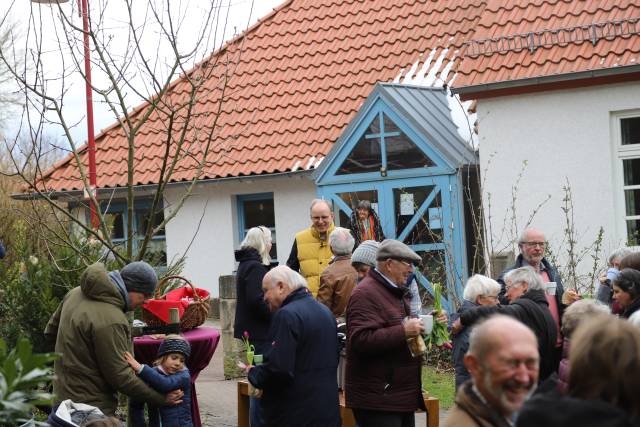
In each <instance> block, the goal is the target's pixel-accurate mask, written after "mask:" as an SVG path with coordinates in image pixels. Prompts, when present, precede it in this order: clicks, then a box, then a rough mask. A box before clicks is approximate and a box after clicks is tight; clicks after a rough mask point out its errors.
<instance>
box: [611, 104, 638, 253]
mask: <svg viewBox="0 0 640 427" xmlns="http://www.w3.org/2000/svg"><path fill="white" fill-rule="evenodd" d="M613 138H614V141H615V149H616V159H615V161H616V162H617V165H616V168H615V170H617V178H618V179H617V185H618V186H619V188H620V187H621V191H620V190H616V193H618V194H621V196H620V197H619V198H618V199H619V200H618V207H619V211H618V214H617V215H618V217H619V218H622V219H623V226H622V231H623V233H624V234H623V235H624V237H625V240H626V243H627V245H629V246H640V110H634V111H628V112H624V113H617V114H615V115H614V116H613Z"/></svg>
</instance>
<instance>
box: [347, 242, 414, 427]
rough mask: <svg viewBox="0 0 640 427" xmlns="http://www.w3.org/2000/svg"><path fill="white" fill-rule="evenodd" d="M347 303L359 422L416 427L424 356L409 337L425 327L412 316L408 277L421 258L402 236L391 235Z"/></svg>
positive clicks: (351, 395)
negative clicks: (413, 351)
mask: <svg viewBox="0 0 640 427" xmlns="http://www.w3.org/2000/svg"><path fill="white" fill-rule="evenodd" d="M376 260H377V263H376V267H375V268H372V269H371V270H369V272H368V273H367V276H366V277H365V278H364V279H362V281H360V283H359V284H358V286H356V288H355V290H354V291H353V293H352V294H351V298H350V299H349V303H348V305H347V369H346V370H347V372H346V380H345V398H346V406H347V407H349V408H352V409H353V413H354V415H355V418H356V421H357V422H358V425H360V427H413V426H414V425H415V416H414V412H415V410H416V409H418V408H424V400H423V399H422V393H421V379H420V366H421V359H420V357H415V358H414V357H412V356H411V353H410V352H409V348H408V346H407V338H408V337H416V336H418V335H419V334H421V333H422V332H423V331H424V326H423V325H422V322H421V321H420V319H415V318H409V317H408V316H409V315H410V309H409V301H410V298H411V296H410V292H409V289H408V288H407V286H406V283H407V278H408V277H409V275H410V274H411V273H412V272H413V264H414V263H419V262H420V261H421V258H420V256H418V255H417V254H416V253H415V252H414V251H412V250H411V249H410V248H409V247H408V246H407V245H405V244H404V243H401V242H399V241H397V240H391V239H387V240H385V241H383V242H382V243H381V244H380V248H379V249H378V252H377V254H376Z"/></svg>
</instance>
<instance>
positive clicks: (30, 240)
mask: <svg viewBox="0 0 640 427" xmlns="http://www.w3.org/2000/svg"><path fill="white" fill-rule="evenodd" d="M11 242H12V245H11V247H10V248H9V250H10V251H11V253H12V256H11V258H10V259H9V260H5V261H7V262H3V263H0V277H3V281H2V283H0V337H2V338H3V339H4V340H5V342H6V343H7V344H8V345H9V346H10V347H13V346H14V345H15V344H16V342H17V339H18V337H19V336H24V337H25V338H27V339H28V340H29V341H30V342H31V344H32V345H33V347H34V349H35V351H37V352H42V351H45V350H46V346H45V341H44V328H45V326H46V324H47V322H48V321H49V318H50V317H51V314H53V312H54V311H55V310H56V308H57V307H58V304H59V303H60V301H61V300H62V298H63V297H64V295H65V294H66V293H67V292H68V291H69V290H70V289H72V288H73V287H75V286H78V285H79V281H80V275H81V274H82V272H83V271H84V269H85V268H86V266H87V265H88V264H90V263H91V262H94V261H96V260H98V259H100V257H101V256H103V251H102V250H101V247H100V246H99V245H95V244H93V243H90V242H85V243H82V242H81V241H79V240H78V241H77V242H76V243H77V244H78V245H79V246H81V247H83V256H82V257H80V256H77V255H76V253H75V252H74V251H73V249H71V248H69V247H68V246H66V245H56V244H52V243H51V242H49V244H47V246H46V247H47V250H46V251H45V250H39V249H38V247H39V246H38V245H37V244H36V243H34V236H33V235H32V230H29V228H28V227H27V224H26V223H25V222H24V221H16V222H14V224H13V227H12V230H11ZM109 264H111V263H109ZM110 266H111V267H115V266H114V265H110Z"/></svg>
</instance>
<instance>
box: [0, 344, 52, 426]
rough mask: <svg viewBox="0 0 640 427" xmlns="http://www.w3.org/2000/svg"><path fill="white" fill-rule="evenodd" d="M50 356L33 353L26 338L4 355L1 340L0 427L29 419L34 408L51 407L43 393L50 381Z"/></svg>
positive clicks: (47, 394)
mask: <svg viewBox="0 0 640 427" xmlns="http://www.w3.org/2000/svg"><path fill="white" fill-rule="evenodd" d="M55 358H56V355H55V354H53V353H46V354H36V353H33V351H32V346H31V344H30V343H29V341H28V340H27V339H26V338H20V339H18V341H17V345H16V347H15V348H13V349H12V350H11V351H10V352H7V345H6V344H5V342H4V341H2V340H0V426H15V425H18V424H19V423H24V422H26V421H28V420H29V419H31V418H32V414H33V410H34V407H35V406H36V405H51V399H52V396H51V394H50V393H47V392H45V391H43V389H44V388H46V386H47V385H48V384H49V383H50V382H51V380H52V379H53V371H52V368H51V364H52V363H51V362H52V361H53V360H54V359H55Z"/></svg>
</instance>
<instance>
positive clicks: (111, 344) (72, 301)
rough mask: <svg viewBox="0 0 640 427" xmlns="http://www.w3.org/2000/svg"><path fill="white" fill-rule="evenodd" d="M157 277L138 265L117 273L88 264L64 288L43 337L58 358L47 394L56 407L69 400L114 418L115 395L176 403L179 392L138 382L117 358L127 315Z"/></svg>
mask: <svg viewBox="0 0 640 427" xmlns="http://www.w3.org/2000/svg"><path fill="white" fill-rule="evenodd" d="M157 283H158V277H157V276H156V272H155V271H154V270H153V268H152V267H151V266H150V265H149V264H147V263H146V262H144V261H137V262H132V263H131V264H128V265H126V266H125V267H124V268H123V269H122V270H120V271H117V270H116V271H110V272H108V271H107V270H106V269H105V266H104V265H103V264H101V263H96V264H93V265H90V266H89V267H88V268H87V269H86V270H85V271H84V273H82V277H81V278H80V286H78V287H76V288H73V289H72V290H70V291H69V292H68V293H67V295H65V297H64V299H63V300H62V302H61V303H60V305H59V306H58V309H57V310H56V312H55V313H54V314H53V316H51V319H49V323H48V324H47V327H46V329H45V338H46V339H47V341H48V343H49V345H50V346H53V344H54V343H55V351H56V353H59V354H60V355H61V356H60V357H59V358H58V359H57V360H56V361H55V363H54V371H55V374H56V378H55V379H54V381H53V393H54V394H55V400H56V402H57V403H59V402H61V401H63V400H66V399H71V400H72V401H74V402H76V403H86V404H89V405H93V406H96V407H98V408H100V410H101V411H102V412H103V413H104V414H106V415H114V414H115V411H116V407H117V405H118V396H117V392H121V393H123V394H126V395H127V396H129V397H135V398H136V399H137V400H139V401H144V402H148V403H150V404H152V405H154V406H163V405H173V404H177V403H180V401H181V400H180V399H182V395H183V392H182V391H180V390H174V391H172V392H170V393H168V394H166V395H163V394H160V393H158V392H156V391H154V390H153V389H152V388H151V387H149V386H148V385H146V384H145V382H144V381H142V380H141V379H140V378H138V377H137V376H136V374H135V372H133V370H132V369H131V368H130V367H129V365H128V364H127V362H126V361H125V359H124V357H123V354H124V352H125V351H128V350H129V348H130V346H131V331H130V329H129V321H128V319H127V316H126V312H127V311H131V310H134V309H135V308H136V307H138V306H140V305H142V303H143V302H144V301H145V299H147V298H149V297H150V296H151V295H153V292H154V291H155V288H156V285H157Z"/></svg>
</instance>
